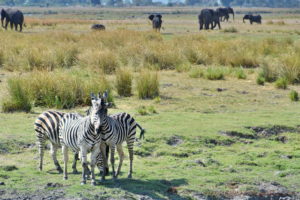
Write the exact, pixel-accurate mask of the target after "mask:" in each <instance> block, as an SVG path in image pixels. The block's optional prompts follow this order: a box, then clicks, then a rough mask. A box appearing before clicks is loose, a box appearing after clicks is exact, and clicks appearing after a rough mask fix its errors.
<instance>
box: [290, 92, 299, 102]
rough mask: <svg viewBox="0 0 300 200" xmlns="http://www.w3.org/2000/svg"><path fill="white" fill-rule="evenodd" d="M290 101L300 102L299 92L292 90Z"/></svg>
mask: <svg viewBox="0 0 300 200" xmlns="http://www.w3.org/2000/svg"><path fill="white" fill-rule="evenodd" d="M290 99H291V101H299V95H298V92H296V91H295V90H292V91H291V92H290Z"/></svg>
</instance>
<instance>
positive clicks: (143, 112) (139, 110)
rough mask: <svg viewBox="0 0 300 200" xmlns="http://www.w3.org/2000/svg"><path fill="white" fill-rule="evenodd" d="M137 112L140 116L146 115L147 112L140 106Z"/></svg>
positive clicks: (144, 107)
mask: <svg viewBox="0 0 300 200" xmlns="http://www.w3.org/2000/svg"><path fill="white" fill-rule="evenodd" d="M137 112H138V113H139V114H140V115H148V114H149V113H148V111H147V108H146V106H140V107H139V108H138V110H137Z"/></svg>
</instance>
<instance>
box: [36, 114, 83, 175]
mask: <svg viewBox="0 0 300 200" xmlns="http://www.w3.org/2000/svg"><path fill="white" fill-rule="evenodd" d="M64 115H65V113H64V112H59V111H51V110H49V111H45V112H43V113H42V114H40V115H39V116H38V118H37V119H36V120H35V122H34V130H35V133H36V137H37V145H38V150H39V169H40V170H42V169H43V159H44V148H45V143H46V141H47V140H49V141H50V148H51V149H50V153H51V157H52V160H53V162H54V165H55V167H56V170H57V171H58V172H60V173H62V168H61V167H60V165H59V163H58V160H57V157H56V153H57V149H58V148H60V147H61V145H60V140H59V132H58V126H59V122H60V120H61V119H62V117H63V116H64ZM77 160H78V153H76V154H75V156H74V161H73V166H72V168H73V173H77V169H76V161H77Z"/></svg>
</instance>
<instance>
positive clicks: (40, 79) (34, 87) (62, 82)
mask: <svg viewBox="0 0 300 200" xmlns="http://www.w3.org/2000/svg"><path fill="white" fill-rule="evenodd" d="M10 82H11V83H13V85H12V86H14V87H11V86H10V87H9V93H10V96H11V99H12V101H13V102H21V103H20V104H22V105H23V104H24V105H26V104H27V103H26V102H28V101H29V102H33V104H34V105H35V106H46V107H56V108H72V107H75V106H77V105H89V103H90V99H89V94H90V92H94V93H96V92H99V91H102V92H103V91H104V90H106V89H110V85H109V83H108V81H107V80H106V78H105V77H104V76H102V75H99V76H95V75H94V76H91V77H89V78H88V79H83V78H80V77H78V76H74V75H72V74H69V73H67V72H48V73H44V72H32V73H29V74H28V75H26V76H22V77H13V78H11V79H10ZM15 85H16V86H15ZM21 97H22V98H21ZM110 100H111V99H110Z"/></svg>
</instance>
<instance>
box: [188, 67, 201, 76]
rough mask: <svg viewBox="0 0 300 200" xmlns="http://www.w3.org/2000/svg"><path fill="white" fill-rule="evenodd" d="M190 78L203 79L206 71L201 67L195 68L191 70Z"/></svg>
mask: <svg viewBox="0 0 300 200" xmlns="http://www.w3.org/2000/svg"><path fill="white" fill-rule="evenodd" d="M189 76H190V77H191V78H201V77H203V76H204V71H203V69H201V68H200V67H194V68H192V69H191V71H190V73H189Z"/></svg>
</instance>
